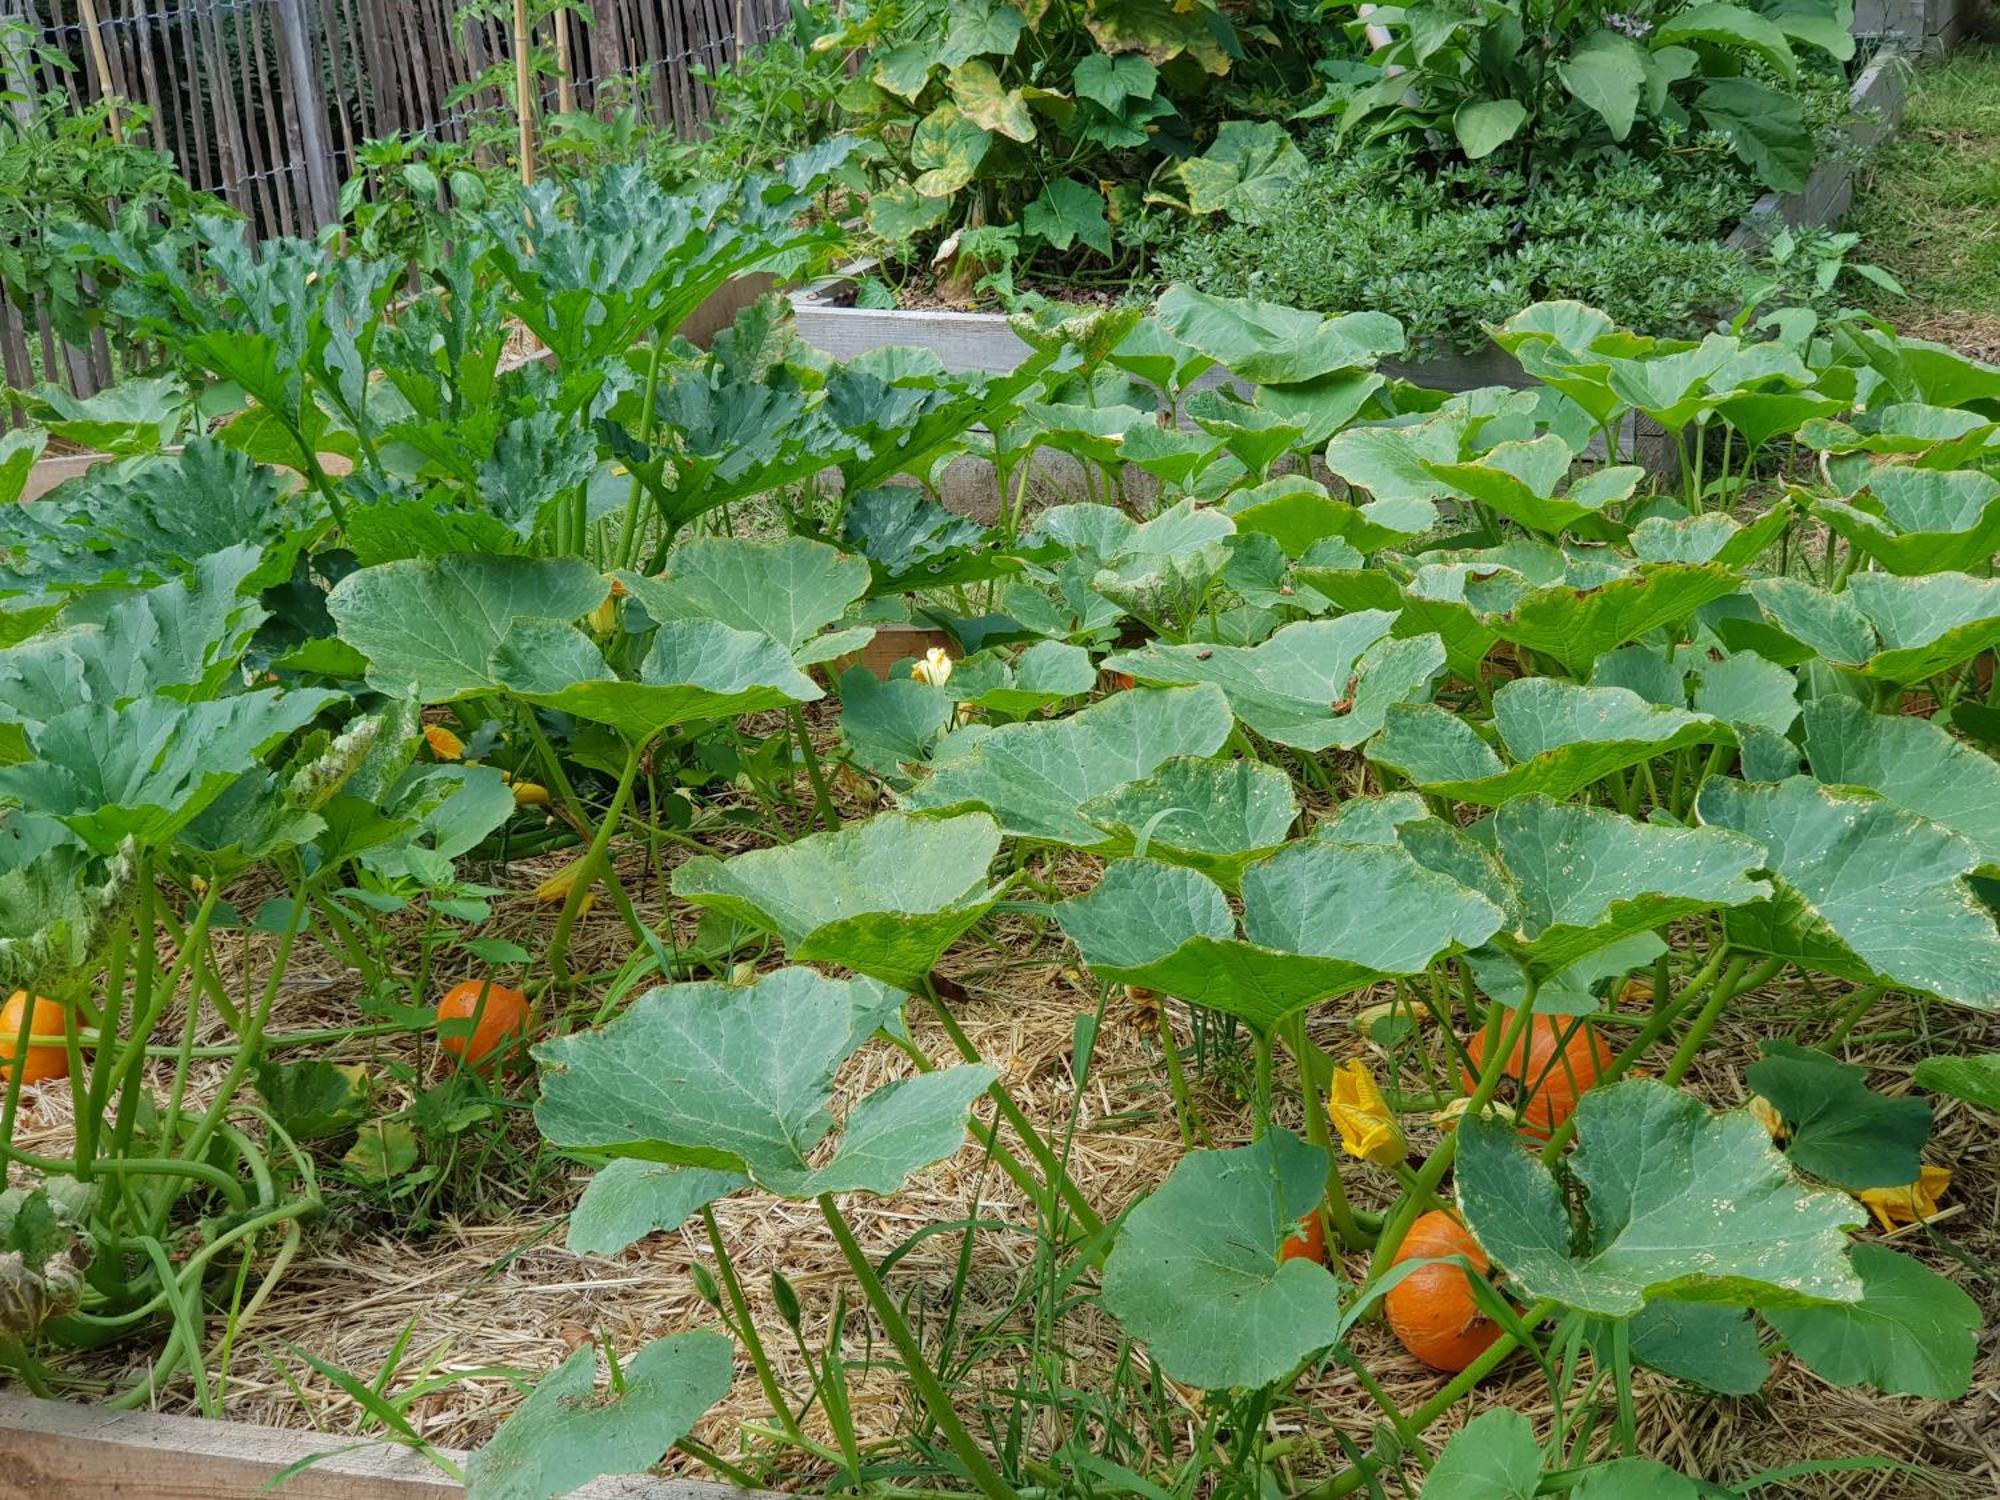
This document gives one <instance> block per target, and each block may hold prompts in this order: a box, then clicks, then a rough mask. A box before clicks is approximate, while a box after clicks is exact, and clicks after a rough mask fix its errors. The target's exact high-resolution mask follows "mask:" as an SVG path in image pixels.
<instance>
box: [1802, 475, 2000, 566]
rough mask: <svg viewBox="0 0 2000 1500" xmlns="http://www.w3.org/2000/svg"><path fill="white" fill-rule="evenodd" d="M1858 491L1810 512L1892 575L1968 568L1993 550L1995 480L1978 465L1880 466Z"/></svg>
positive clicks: (1999, 526) (1997, 507)
mask: <svg viewBox="0 0 2000 1500" xmlns="http://www.w3.org/2000/svg"><path fill="white" fill-rule="evenodd" d="M1865 496H1866V498H1865V499H1864V498H1863V497H1862V496H1855V497H1853V498H1851V499H1846V500H1838V499H1824V500H1817V501H1815V502H1814V503H1813V507H1812V508H1813V514H1814V515H1816V516H1818V517H1819V518H1820V519H1821V520H1823V521H1825V522H1826V523H1827V525H1829V526H1831V527H1832V528H1833V529H1834V530H1835V531H1837V532H1839V533H1840V534H1841V535H1842V536H1844V537H1845V538H1846V539H1847V540H1848V541H1849V542H1850V543H1852V544H1853V545H1854V546H1855V547H1857V548H1858V549H1860V550H1861V551H1862V552H1863V553H1865V554H1867V555H1868V556H1869V557H1872V558H1874V559H1875V560H1876V561H1877V562H1879V563H1881V565H1882V566H1883V567H1885V568H1887V569H1888V570H1889V571H1890V572H1892V573H1900V574H1903V575H1905V576H1912V575H1919V574H1925V573H1941V572H1970V571H1972V570H1974V569H1976V568H1979V567H1981V566H1982V565H1984V564H1985V563H1987V562H1988V561H1990V560H1991V558H1992V557H1993V554H1994V553H1995V552H1996V551H2000V479H1995V478H1994V477H1993V476H1992V475H1990V474H1987V473H1985V472H1983V471H1981V470H1978V469H1954V470H1943V471H1940V470H1937V469H1912V468H1908V467H1906V466H1904V465H1901V464H1895V465H1884V466H1883V467H1881V468H1879V469H1877V470H1875V471H1874V472H1873V473H1872V474H1871V475H1870V477H1869V480H1868V485H1867V489H1866V491H1865Z"/></svg>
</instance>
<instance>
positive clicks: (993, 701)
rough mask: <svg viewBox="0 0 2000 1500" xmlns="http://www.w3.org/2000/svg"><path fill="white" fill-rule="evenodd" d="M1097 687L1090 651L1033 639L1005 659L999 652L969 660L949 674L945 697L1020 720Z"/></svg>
mask: <svg viewBox="0 0 2000 1500" xmlns="http://www.w3.org/2000/svg"><path fill="white" fill-rule="evenodd" d="M1096 685H1097V668H1096V667H1094V666H1092V665H1091V661H1090V653H1089V652H1088V651H1086V650H1084V649H1083V647H1081V646H1072V645H1070V644H1069V643H1068V642H1067V641H1037V642H1035V644H1034V645H1032V646H1030V647H1028V648H1027V650H1025V651H1023V652H1021V653H1020V654H1019V656H1017V657H1014V658H1013V659H1012V660H1010V659H1009V653H1007V652H1005V651H1002V650H1000V649H998V648H996V649H994V650H991V651H981V652H979V653H978V654H977V655H974V656H968V657H967V658H966V659H965V660H964V661H962V662H960V663H959V664H958V665H957V666H956V667H955V668H953V670H952V674H951V681H950V682H948V683H947V684H946V685H945V691H946V694H947V695H948V696H949V697H950V698H951V699H952V700H955V701H956V702H959V703H969V704H971V705H972V706H973V707H975V708H985V709H991V710H993V711H994V712H995V713H1002V714H1007V715H1009V716H1010V717H1013V718H1017V719H1018V718H1025V717H1026V716H1027V715H1029V714H1031V713H1034V712H1036V711H1037V710H1039V709H1044V708H1048V707H1050V706H1051V705H1053V704H1057V703H1060V702H1062V701H1063V699H1065V698H1080V697H1082V696H1083V695H1084V694H1085V693H1087V692H1089V691H1090V690H1091V689H1092V688H1093V687H1095V686H1096Z"/></svg>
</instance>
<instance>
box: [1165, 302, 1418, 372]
mask: <svg viewBox="0 0 2000 1500" xmlns="http://www.w3.org/2000/svg"><path fill="white" fill-rule="evenodd" d="M1156 316H1157V317H1158V318H1159V320H1160V322H1161V323H1162V324H1164V325H1165V326H1166V328H1167V329H1168V330H1169V331H1170V332H1171V333H1172V334H1173V335H1174V337H1175V338H1177V339H1179V340H1180V341H1181V342H1182V343H1184V344H1187V345H1189V346H1190V347H1192V348H1195V349H1198V350H1200V351H1201V352H1202V353H1203V354H1206V355H1207V356H1208V357H1209V358H1210V359H1212V360H1214V361H1215V362H1216V363H1217V364H1219V365H1221V366H1222V367H1223V368H1224V369H1226V370H1228V371H1229V372H1230V373H1231V374H1232V375H1235V376H1236V377H1237V378H1238V379H1241V380H1247V381H1250V382H1251V383H1252V384H1255V385H1296V384H1298V383H1299V382H1301V381H1306V380H1314V379H1317V378H1318V377H1319V376H1321V375H1328V374H1331V373H1332V372H1333V371H1335V370H1354V369H1369V368H1372V367H1373V366H1374V364H1375V362H1376V361H1377V360H1378V359H1380V358H1382V356H1384V355H1387V354H1400V353H1401V352H1402V350H1403V325H1402V324H1400V323H1398V322H1397V321H1396V320H1395V319H1394V318H1392V317H1390V316H1389V315H1388V314H1386V313H1373V312H1364V313H1346V314H1343V315H1342V316H1340V317H1334V318H1328V317H1322V316H1321V315H1320V314H1318V313H1310V312H1300V311H1299V310H1298V309H1297V308H1293V307H1285V306H1283V305H1281V304H1279V303H1276V302H1255V301H1246V300H1240V299H1237V298H1233V297H1211V296H1209V295H1208V293H1206V292H1199V291H1196V290H1195V289H1194V288H1193V287H1191V286H1175V287H1170V288H1168V290H1167V293H1166V295H1165V296H1163V297H1161V298H1160V305H1159V308H1158V310H1157V313H1156Z"/></svg>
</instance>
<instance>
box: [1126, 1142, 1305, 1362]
mask: <svg viewBox="0 0 2000 1500" xmlns="http://www.w3.org/2000/svg"><path fill="white" fill-rule="evenodd" d="M1326 1173H1327V1159H1326V1152H1325V1151H1323V1150H1322V1149H1320V1148H1319V1147H1317V1146H1309V1145H1307V1144H1306V1143H1305V1142H1303V1141H1301V1140H1299V1139H1298V1137H1296V1136H1294V1135H1292V1134H1291V1133H1289V1132H1288V1131H1284V1130H1273V1131H1272V1132H1270V1134H1268V1135H1266V1136H1265V1137H1264V1138H1263V1139H1262V1140H1261V1141H1258V1142H1257V1143H1255V1144H1254V1145H1249V1146H1239V1147H1237V1148H1236V1149H1235V1150H1233V1151H1192V1152H1189V1153H1188V1154H1187V1155H1186V1156H1184V1157H1182V1158H1181V1159H1180V1161H1179V1162H1177V1163H1176V1164H1175V1166H1174V1170H1173V1172H1172V1174H1171V1175H1170V1176H1169V1177H1168V1178H1167V1180H1166V1181H1165V1182H1163V1183H1161V1184H1160V1186H1159V1188H1158V1189H1156V1190H1155V1191H1154V1193H1153V1194H1152V1196H1151V1197H1149V1198H1147V1199H1146V1200H1145V1201H1144V1202H1143V1203H1141V1204H1140V1205H1139V1206H1138V1207H1137V1208H1134V1209H1133V1210H1132V1211H1131V1212H1130V1213H1129V1214H1127V1215H1126V1216H1125V1224H1124V1227H1123V1228H1122V1229H1121V1230H1120V1231H1119V1234H1118V1243H1117V1244H1116V1245H1114V1246H1113V1247H1112V1250H1111V1254H1110V1257H1109V1258H1108V1259H1107V1260H1106V1261H1105V1263H1104V1294H1103V1295H1104V1307H1105V1310H1106V1311H1107V1312H1109V1313H1110V1314H1111V1316H1112V1317H1114V1318H1116V1319H1117V1320H1118V1323H1119V1326H1120V1327H1122V1328H1123V1329H1124V1330H1125V1331H1126V1332H1127V1333H1128V1334H1130V1335H1131V1336H1132V1337H1133V1338H1136V1339H1140V1340H1142V1341H1144V1342H1145V1344H1146V1345H1147V1346H1148V1347H1149V1348H1150V1349H1151V1350H1152V1354H1153V1358H1154V1359H1156V1360H1158V1361H1159V1362H1160V1368H1161V1369H1163V1370H1165V1371H1166V1372H1167V1374H1169V1375H1171V1376H1172V1377H1173V1378H1174V1379H1176V1380H1179V1381H1183V1382H1185V1383H1186V1384H1188V1385H1195V1386H1200V1387H1202V1388H1203V1389H1204V1390H1226V1389H1229V1388H1231V1387H1237V1386H1242V1387H1256V1386H1261V1385H1267V1384H1269V1383H1270V1382H1271V1381H1273V1380H1276V1379H1278V1378H1280V1377H1281V1376H1283V1375H1285V1374H1286V1373H1287V1372H1289V1371H1290V1370H1291V1369H1292V1367H1293V1366H1294V1365H1296V1364H1297V1363H1298V1362H1299V1361H1300V1360H1302V1359H1304V1358H1305V1357H1306V1356H1307V1355H1309V1354H1311V1353H1313V1352H1314V1351H1315V1350H1318V1349H1324V1348H1326V1347H1327V1346H1328V1345H1330V1344H1332V1343H1335V1342H1336V1341H1337V1340H1338V1339H1339V1338H1340V1335H1341V1331H1342V1330H1341V1321H1340V1295H1339V1288H1338V1287H1337V1286H1336V1284H1335V1282H1334V1279H1333V1276H1332V1274H1331V1273H1330V1272H1328V1270H1327V1269H1326V1267H1325V1266H1322V1265H1320V1264H1318V1263H1317V1262H1316V1261H1311V1260H1305V1259H1292V1260H1283V1261H1281V1260H1279V1259H1278V1247H1279V1246H1280V1245H1281V1244H1283V1243H1284V1241H1285V1240H1286V1239H1287V1238H1288V1237H1290V1236H1292V1235H1294V1234H1296V1233H1298V1223H1299V1220H1300V1218H1302V1217H1303V1216H1304V1215H1306V1214H1307V1213H1310V1212H1312V1211H1313V1210H1314V1209H1316V1208H1317V1207H1318V1206H1319V1201H1320V1199H1321V1197H1323V1196H1324V1195H1325V1192H1326Z"/></svg>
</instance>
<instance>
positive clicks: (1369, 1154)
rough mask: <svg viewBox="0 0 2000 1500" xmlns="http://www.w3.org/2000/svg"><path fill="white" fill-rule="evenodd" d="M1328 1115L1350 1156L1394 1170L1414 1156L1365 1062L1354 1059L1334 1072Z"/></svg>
mask: <svg viewBox="0 0 2000 1500" xmlns="http://www.w3.org/2000/svg"><path fill="white" fill-rule="evenodd" d="M1326 1112H1327V1116H1328V1118H1330V1119H1331V1120H1332V1121H1333V1125H1334V1128H1335V1129H1336V1130H1338V1131H1339V1132H1340V1149H1341V1150H1343V1151H1345V1152H1346V1153H1347V1154H1348V1155H1349V1156H1355V1157H1359V1158H1360V1159H1361V1160H1362V1161H1372V1162H1374V1163H1375V1165H1376V1166H1378V1167H1393V1166H1395V1165H1396V1164H1397V1163H1398V1162H1400V1161H1402V1160H1403V1159H1404V1158H1405V1157H1406V1156H1408V1155H1409V1154H1410V1148H1409V1146H1408V1145H1407V1144H1406V1143H1405V1142H1404V1140H1403V1127H1402V1126H1400V1125H1398V1124H1397V1123H1396V1117H1395V1116H1394V1115H1393V1114H1391V1113H1390V1112H1389V1101H1388V1100H1387V1099H1384V1098H1383V1097H1382V1090H1381V1089H1380V1088H1379V1087H1377V1086H1376V1083H1375V1075H1374V1074H1372V1073H1370V1072H1369V1071H1368V1065H1367V1064H1366V1063H1364V1062H1362V1061H1361V1059H1359V1058H1350V1059H1349V1060H1348V1061H1347V1063H1346V1064H1344V1065H1343V1066H1342V1067H1341V1068H1340V1069H1339V1070H1338V1071H1336V1072H1335V1073H1334V1075H1333V1092H1332V1094H1331V1095H1330V1096H1329V1097H1328V1099H1327V1102H1326Z"/></svg>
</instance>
